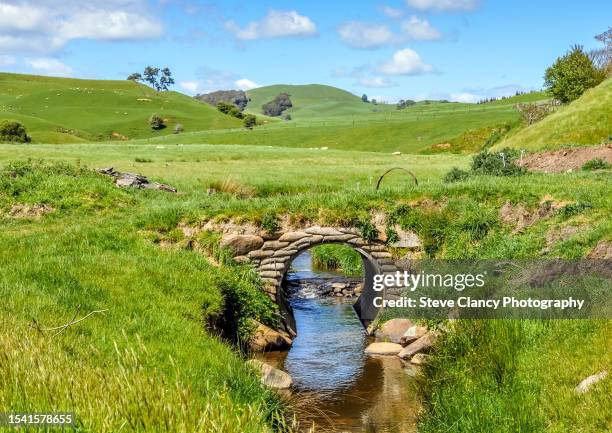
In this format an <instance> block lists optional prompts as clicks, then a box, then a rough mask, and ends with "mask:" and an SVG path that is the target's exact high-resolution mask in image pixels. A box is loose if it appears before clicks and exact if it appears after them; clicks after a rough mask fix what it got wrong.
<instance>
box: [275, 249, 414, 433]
mask: <svg viewBox="0 0 612 433" xmlns="http://www.w3.org/2000/svg"><path fill="white" fill-rule="evenodd" d="M293 268H294V272H293V273H292V274H291V275H289V278H291V279H293V280H296V279H302V278H316V277H320V278H324V277H337V276H338V274H336V273H330V272H319V271H316V270H313V269H311V266H310V256H309V255H308V253H305V254H302V255H300V256H299V257H298V258H297V259H296V260H295V261H294V263H293ZM291 305H292V307H293V311H294V315H295V318H296V322H297V331H298V337H297V338H296V339H295V341H294V344H293V347H292V348H291V350H290V351H289V352H285V353H276V354H268V355H266V361H267V362H269V363H272V364H276V365H277V366H278V367H280V368H283V369H284V370H285V371H287V372H288V373H289V374H291V376H292V377H293V380H294V383H295V385H296V388H297V392H298V393H300V394H301V395H302V396H304V397H305V399H304V400H305V401H307V402H308V405H309V407H308V408H301V411H304V412H308V414H302V415H301V416H302V417H303V418H304V419H303V420H302V421H304V424H306V425H308V426H310V422H311V421H315V423H316V424H317V431H318V432H320V431H337V432H344V431H345V432H367V433H411V432H415V431H416V428H415V419H416V414H417V411H418V404H417V401H416V394H415V390H414V384H413V381H412V378H411V376H410V374H408V372H407V371H406V370H405V369H404V366H403V365H402V361H401V360H400V359H399V358H397V357H369V356H365V355H364V353H363V349H364V347H365V345H367V344H368V342H369V341H368V337H367V336H366V335H365V332H364V330H363V328H362V327H361V324H360V323H359V319H358V318H357V316H356V315H355V313H354V312H353V310H352V306H351V303H350V302H347V301H345V300H343V299H341V300H337V299H316V298H315V299H313V298H311V297H310V296H309V294H308V293H300V291H299V290H298V291H297V292H296V293H294V294H293V296H292V297H291Z"/></svg>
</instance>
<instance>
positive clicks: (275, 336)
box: [249, 321, 292, 352]
mask: <svg viewBox="0 0 612 433" xmlns="http://www.w3.org/2000/svg"><path fill="white" fill-rule="evenodd" d="M253 322H254V324H255V326H256V328H255V332H253V336H252V337H251V340H250V341H249V347H250V348H251V350H253V351H254V352H270V351H276V350H285V349H289V348H290V347H291V343H292V341H291V338H290V337H289V336H288V335H287V334H285V333H284V332H282V331H275V330H274V329H272V328H270V327H268V326H266V325H264V324H262V323H259V322H257V321H253Z"/></svg>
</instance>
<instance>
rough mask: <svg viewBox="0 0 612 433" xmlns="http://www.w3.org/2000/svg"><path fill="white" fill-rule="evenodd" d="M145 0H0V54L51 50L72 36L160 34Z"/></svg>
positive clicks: (141, 36) (115, 37)
mask: <svg viewBox="0 0 612 433" xmlns="http://www.w3.org/2000/svg"><path fill="white" fill-rule="evenodd" d="M162 33H163V26H162V24H161V22H160V21H159V20H158V19H156V18H155V17H152V16H151V15H150V14H149V13H148V6H147V2H146V1H145V0H107V1H105V2H100V1H96V0H80V1H78V0H63V1H54V0H37V1H36V2H32V1H27V0H1V3H0V53H8V52H19V53H21V54H23V53H24V52H28V53H51V52H54V51H57V50H58V49H61V48H62V47H64V46H65V45H66V44H67V43H68V42H70V41H71V40H73V39H95V40H129V39H144V38H153V37H157V36H160V35H161V34H162Z"/></svg>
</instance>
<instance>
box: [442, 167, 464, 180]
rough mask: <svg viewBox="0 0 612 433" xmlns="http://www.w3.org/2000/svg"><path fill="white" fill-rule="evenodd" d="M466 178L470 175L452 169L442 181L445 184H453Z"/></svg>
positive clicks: (454, 168) (458, 169)
mask: <svg viewBox="0 0 612 433" xmlns="http://www.w3.org/2000/svg"><path fill="white" fill-rule="evenodd" d="M468 177H470V173H468V172H467V171H465V170H461V169H460V168H457V167H453V168H452V169H451V171H449V172H448V173H446V174H445V175H444V178H443V179H442V180H443V181H444V182H445V183H453V182H459V181H462V180H465V179H467V178H468Z"/></svg>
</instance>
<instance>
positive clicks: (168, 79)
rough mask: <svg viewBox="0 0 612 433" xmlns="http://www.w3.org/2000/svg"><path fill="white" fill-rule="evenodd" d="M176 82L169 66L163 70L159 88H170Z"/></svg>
mask: <svg viewBox="0 0 612 433" xmlns="http://www.w3.org/2000/svg"><path fill="white" fill-rule="evenodd" d="M173 84H174V78H172V72H170V69H169V68H167V67H166V68H164V69H162V70H161V78H160V79H159V88H158V89H157V90H164V91H166V90H168V89H169V88H170V86H172V85H173Z"/></svg>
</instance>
